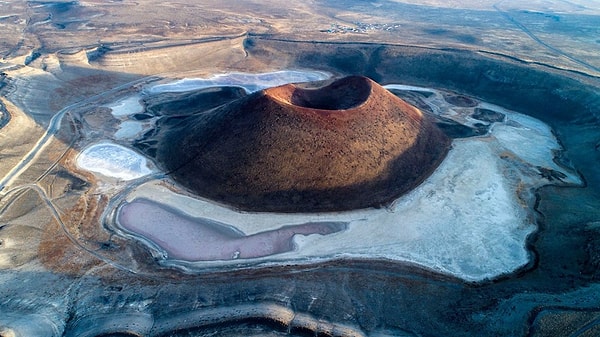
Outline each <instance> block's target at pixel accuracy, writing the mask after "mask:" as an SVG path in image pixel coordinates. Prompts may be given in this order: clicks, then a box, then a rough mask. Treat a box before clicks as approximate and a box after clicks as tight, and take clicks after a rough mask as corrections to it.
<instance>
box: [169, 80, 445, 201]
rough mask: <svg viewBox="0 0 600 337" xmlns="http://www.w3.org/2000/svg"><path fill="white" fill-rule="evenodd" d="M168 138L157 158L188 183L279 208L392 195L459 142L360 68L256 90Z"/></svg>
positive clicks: (218, 197)
mask: <svg viewBox="0 0 600 337" xmlns="http://www.w3.org/2000/svg"><path fill="white" fill-rule="evenodd" d="M163 139H164V140H163V141H162V142H161V144H159V147H158V153H157V160H158V161H159V162H160V163H161V164H162V165H163V166H164V169H165V170H166V171H167V172H169V174H170V175H171V176H172V178H173V179H174V180H175V181H177V182H178V183H179V184H181V185H183V186H185V187H186V188H188V189H189V190H191V191H192V192H194V193H195V194H198V195H200V196H203V197H206V198H209V199H212V200H215V201H218V202H221V203H225V204H228V205H231V206H233V207H235V208H239V209H242V210H248V211H272V212H316V211H339V210H349V209H356V208H366V207H378V206H381V205H385V204H386V203H389V202H390V201H392V200H394V199H395V198H397V197H398V196H399V195H401V194H403V193H405V192H407V191H409V190H410V189H411V188H413V187H415V186H416V185H417V184H419V183H420V182H422V181H423V179H425V178H426V177H427V176H428V175H429V174H430V173H431V172H432V171H433V170H434V169H435V167H436V166H437V165H438V164H439V163H440V162H441V160H442V159H443V157H444V156H445V154H446V153H447V151H448V149H449V145H450V140H449V139H448V138H447V137H446V136H445V135H444V134H443V133H442V132H441V131H440V130H439V129H437V127H436V126H435V125H434V124H433V123H432V122H431V121H430V118H429V117H428V116H426V115H424V114H423V113H422V112H421V111H419V110H418V109H417V108H415V107H413V106H411V105H409V104H408V103H406V102H405V101H403V100H401V99H400V98H398V97H396V96H394V95H393V94H391V93H390V92H388V91H387V90H386V89H384V88H383V87H381V86H380V85H379V84H377V83H376V82H374V81H372V80H370V79H368V78H366V77H360V76H351V77H346V78H342V79H339V80H337V81H335V82H333V83H331V84H329V85H327V86H324V87H320V88H316V89H314V88H313V89H307V88H306V86H304V87H303V86H302V85H299V84H286V85H283V86H279V87H274V88H270V89H266V90H263V91H260V92H256V93H254V94H251V95H248V96H245V97H242V98H240V99H237V100H235V101H233V102H231V103H229V104H226V105H223V106H220V107H217V108H215V109H213V110H210V111H207V112H203V113H198V114H197V115H194V116H193V117H191V118H188V119H187V120H186V121H185V124H184V125H179V126H177V127H176V128H174V129H172V130H170V131H169V133H168V135H167V136H166V137H164V138H163Z"/></svg>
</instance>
